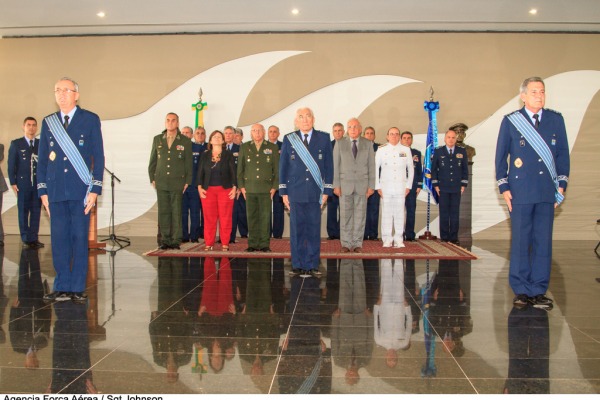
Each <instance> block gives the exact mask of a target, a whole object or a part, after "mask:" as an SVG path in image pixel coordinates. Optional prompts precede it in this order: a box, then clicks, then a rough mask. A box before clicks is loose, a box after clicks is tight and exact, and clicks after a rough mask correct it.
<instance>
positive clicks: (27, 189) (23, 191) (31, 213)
mask: <svg viewBox="0 0 600 400" xmlns="http://www.w3.org/2000/svg"><path fill="white" fill-rule="evenodd" d="M23 133H24V136H23V137H20V138H18V139H15V140H13V141H12V142H11V143H10V148H9V149H8V180H9V181H10V184H11V186H12V188H13V190H14V191H15V192H16V194H17V208H18V213H19V232H20V233H21V240H22V241H23V247H24V248H31V249H38V248H41V247H44V244H43V243H41V242H40V241H39V240H38V232H39V230H40V214H41V212H40V211H41V208H42V202H41V201H40V198H39V197H38V194H37V177H36V175H37V160H38V149H39V144H40V140H39V139H36V137H35V134H36V133H37V120H36V119H35V118H33V117H27V118H25V120H24V121H23Z"/></svg>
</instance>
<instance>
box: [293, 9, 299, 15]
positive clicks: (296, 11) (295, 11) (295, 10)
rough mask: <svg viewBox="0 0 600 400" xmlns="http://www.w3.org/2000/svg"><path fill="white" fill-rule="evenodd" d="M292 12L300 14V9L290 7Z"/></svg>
mask: <svg viewBox="0 0 600 400" xmlns="http://www.w3.org/2000/svg"><path fill="white" fill-rule="evenodd" d="M292 14H294V15H298V14H300V10H298V9H297V8H293V9H292Z"/></svg>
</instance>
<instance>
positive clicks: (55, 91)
mask: <svg viewBox="0 0 600 400" xmlns="http://www.w3.org/2000/svg"><path fill="white" fill-rule="evenodd" d="M54 93H77V90H73V89H61V88H56V89H54Z"/></svg>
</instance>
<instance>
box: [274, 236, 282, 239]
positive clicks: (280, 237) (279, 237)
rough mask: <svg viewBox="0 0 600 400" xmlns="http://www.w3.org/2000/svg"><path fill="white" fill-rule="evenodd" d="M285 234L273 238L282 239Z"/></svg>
mask: <svg viewBox="0 0 600 400" xmlns="http://www.w3.org/2000/svg"><path fill="white" fill-rule="evenodd" d="M282 238H283V236H273V239H282Z"/></svg>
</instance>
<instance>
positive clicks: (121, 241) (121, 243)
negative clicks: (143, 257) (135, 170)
mask: <svg viewBox="0 0 600 400" xmlns="http://www.w3.org/2000/svg"><path fill="white" fill-rule="evenodd" d="M104 170H105V171H106V172H108V174H109V175H110V192H111V209H110V222H109V224H108V238H106V239H102V240H101V242H107V241H110V242H112V244H113V246H118V247H119V248H118V249H117V250H114V249H113V250H112V251H119V250H121V249H123V248H125V247H127V246H129V245H131V241H130V240H129V238H127V237H124V236H117V235H115V179H116V180H117V181H119V183H121V180H120V179H119V178H117V176H116V175H115V174H113V173H112V172H111V171H110V170H109V169H108V168H106V167H104Z"/></svg>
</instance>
